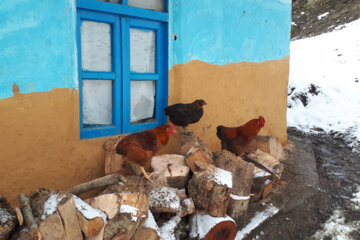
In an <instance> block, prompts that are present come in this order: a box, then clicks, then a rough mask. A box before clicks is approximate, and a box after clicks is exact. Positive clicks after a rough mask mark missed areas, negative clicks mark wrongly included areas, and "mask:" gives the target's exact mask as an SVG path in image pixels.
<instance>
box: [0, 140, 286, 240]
mask: <svg viewBox="0 0 360 240" xmlns="http://www.w3.org/2000/svg"><path fill="white" fill-rule="evenodd" d="M118 140H119V139H113V140H111V141H109V142H108V143H107V144H106V151H107V152H106V160H105V172H106V173H107V174H109V175H107V176H105V177H102V178H99V179H95V180H93V181H90V182H87V183H84V184H80V185H78V186H75V187H73V188H72V189H69V190H68V191H63V192H55V191H52V190H49V189H42V188H39V189H35V190H34V191H32V192H31V193H30V194H29V196H26V195H24V194H21V195H19V202H20V206H21V211H20V210H18V211H17V212H16V213H17V219H18V223H19V225H20V226H21V227H19V228H18V235H20V232H21V234H22V235H21V236H22V238H21V239H45V240H47V239H51V240H57V239H59V240H60V239H69V240H70V239H71V240H77V239H89V240H101V239H106V240H110V239H112V240H120V239H128V240H130V239H133V240H141V239H146V240H158V239H180V238H188V239H206V240H208V239H234V238H235V236H236V233H237V231H238V229H241V228H242V227H243V226H244V222H245V220H246V217H247V209H248V205H249V203H250V202H251V201H257V200H259V199H262V198H266V197H267V196H268V195H269V194H270V192H271V188H272V186H273V183H275V182H276V181H278V180H279V179H280V178H281V174H282V171H283V165H282V164H281V162H280V159H281V158H282V157H283V156H284V154H283V151H282V146H281V144H279V143H278V141H277V139H276V138H274V137H257V139H256V141H255V142H254V143H252V144H250V146H249V151H248V152H249V153H248V154H246V155H244V156H241V157H239V156H235V155H234V154H232V153H231V152H229V151H226V150H222V151H220V152H215V153H212V152H211V151H210V150H209V149H208V148H207V147H206V145H205V144H204V143H203V142H202V141H201V139H199V138H198V137H196V136H194V135H182V139H181V145H180V148H179V154H165V155H161V156H156V157H153V159H152V161H151V166H149V168H150V167H151V168H150V169H152V170H153V175H152V176H151V179H152V181H153V183H151V182H149V181H147V180H144V178H143V177H141V176H138V175H137V174H136V173H137V169H136V167H135V166H131V165H130V164H128V163H126V161H125V160H124V159H123V158H122V156H121V155H117V154H116V153H115V146H116V143H117V142H118ZM149 168H148V169H149ZM125 176H126V177H125ZM99 188H100V191H98V192H100V193H97V194H96V195H95V196H94V197H92V198H88V199H83V198H81V194H82V193H84V192H88V191H91V190H94V189H99ZM0 211H1V206H0ZM12 214H13V215H12V216H13V219H16V214H15V212H13V213H12ZM16 224H17V223H16ZM3 226H4V224H3V223H1V226H0V239H5V238H1V237H2V235H1V234H3V233H2V230H3V228H4V227H3ZM25 226H26V228H25ZM13 229H14V228H13ZM24 229H26V231H24Z"/></svg>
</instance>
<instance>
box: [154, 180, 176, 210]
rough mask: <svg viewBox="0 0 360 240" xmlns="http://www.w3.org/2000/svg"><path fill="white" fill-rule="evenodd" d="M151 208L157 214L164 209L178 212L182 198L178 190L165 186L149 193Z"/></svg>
mask: <svg viewBox="0 0 360 240" xmlns="http://www.w3.org/2000/svg"><path fill="white" fill-rule="evenodd" d="M149 206H150V209H153V211H155V212H162V211H163V209H168V210H169V211H170V212H177V211H178V210H179V209H180V198H179V196H178V195H177V193H176V188H170V187H164V186H163V187H157V188H155V189H154V190H151V191H150V193H149ZM159 208H160V209H159ZM169 211H165V212H169Z"/></svg>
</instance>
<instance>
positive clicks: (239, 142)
mask: <svg viewBox="0 0 360 240" xmlns="http://www.w3.org/2000/svg"><path fill="white" fill-rule="evenodd" d="M264 125H265V119H264V118H263V117H262V116H259V118H258V119H252V120H250V121H248V122H247V123H245V124H244V125H241V126H239V127H225V126H222V125H220V126H218V127H217V128H216V130H217V131H216V135H217V136H218V138H219V139H220V140H221V149H226V150H228V151H230V152H232V153H234V154H236V155H240V154H242V153H244V151H245V149H246V147H247V146H248V145H249V143H250V142H251V141H253V140H254V139H255V137H256V136H257V135H258V133H259V131H260V129H261V128H263V127H264Z"/></svg>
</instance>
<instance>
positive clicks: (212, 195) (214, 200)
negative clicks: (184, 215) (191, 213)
mask: <svg viewBox="0 0 360 240" xmlns="http://www.w3.org/2000/svg"><path fill="white" fill-rule="evenodd" d="M216 171H219V170H218V169H217V170H216ZM216 171H215V172H212V171H200V172H195V173H194V175H193V178H192V179H191V180H190V181H189V184H188V191H189V195H190V197H191V198H192V199H193V201H194V203H195V206H196V208H199V209H202V210H205V211H206V212H207V213H209V214H210V215H211V216H214V217H223V216H225V214H226V209H227V206H228V203H229V196H230V192H231V186H228V185H226V184H223V183H222V182H220V181H219V179H217V176H216V174H217V173H216ZM223 171H224V170H223ZM229 174H230V173H229ZM230 180H231V176H230Z"/></svg>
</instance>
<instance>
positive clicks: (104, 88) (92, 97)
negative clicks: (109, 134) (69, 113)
mask: <svg viewBox="0 0 360 240" xmlns="http://www.w3.org/2000/svg"><path fill="white" fill-rule="evenodd" d="M82 91H83V92H82V95H83V124H86V125H97V124H112V80H85V79H84V80H83V87H82Z"/></svg>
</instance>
